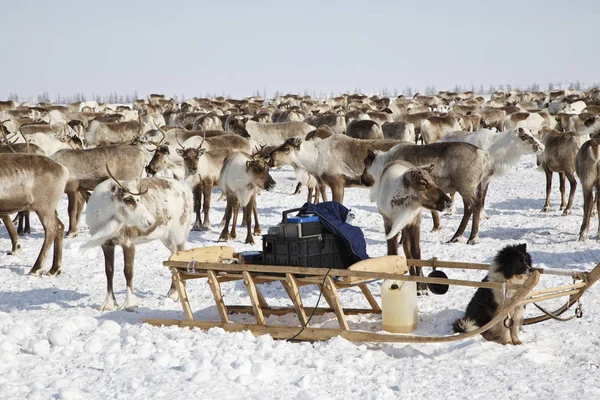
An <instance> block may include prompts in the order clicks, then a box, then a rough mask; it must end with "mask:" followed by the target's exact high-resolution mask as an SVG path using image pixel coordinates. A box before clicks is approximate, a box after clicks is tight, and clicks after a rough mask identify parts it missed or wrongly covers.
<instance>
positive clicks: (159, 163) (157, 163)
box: [146, 145, 171, 176]
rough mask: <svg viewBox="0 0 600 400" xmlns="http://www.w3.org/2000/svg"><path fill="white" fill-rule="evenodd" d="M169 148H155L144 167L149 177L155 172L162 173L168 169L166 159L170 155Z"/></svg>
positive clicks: (165, 146)
mask: <svg viewBox="0 0 600 400" xmlns="http://www.w3.org/2000/svg"><path fill="white" fill-rule="evenodd" d="M170 153H171V152H170V150H169V146H167V145H161V146H158V147H157V148H156V151H154V155H153V156H152V159H151V160H150V163H148V165H147V166H146V173H147V174H148V175H150V176H154V175H156V173H157V172H160V171H164V170H165V169H167V168H168V163H167V157H168V156H169V154H170Z"/></svg>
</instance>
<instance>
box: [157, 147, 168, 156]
mask: <svg viewBox="0 0 600 400" xmlns="http://www.w3.org/2000/svg"><path fill="white" fill-rule="evenodd" d="M159 151H160V152H161V153H162V154H169V147H168V146H161V148H160V149H159Z"/></svg>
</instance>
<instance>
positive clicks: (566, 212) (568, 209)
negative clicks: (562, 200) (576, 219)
mask: <svg viewBox="0 0 600 400" xmlns="http://www.w3.org/2000/svg"><path fill="white" fill-rule="evenodd" d="M571 212H572V211H571V209H570V208H567V209H566V210H565V211H563V213H562V215H563V217H565V216H567V215H571Z"/></svg>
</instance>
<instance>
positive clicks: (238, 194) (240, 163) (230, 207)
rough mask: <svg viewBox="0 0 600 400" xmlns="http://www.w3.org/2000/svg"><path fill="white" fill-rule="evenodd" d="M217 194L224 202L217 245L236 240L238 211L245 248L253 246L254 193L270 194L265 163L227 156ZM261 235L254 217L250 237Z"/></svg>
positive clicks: (241, 154)
mask: <svg viewBox="0 0 600 400" xmlns="http://www.w3.org/2000/svg"><path fill="white" fill-rule="evenodd" d="M219 184H220V186H221V190H223V192H224V193H225V196H226V198H227V207H226V209H225V226H224V227H223V231H222V232H221V235H220V236H219V241H227V240H229V239H235V238H236V231H235V228H236V225H237V216H238V209H239V207H240V206H241V207H243V208H244V214H245V215H246V228H247V233H246V241H245V242H244V243H246V244H254V238H253V236H252V232H251V230H250V229H251V224H252V211H253V208H254V207H256V191H257V190H258V189H264V190H267V191H269V190H271V189H273V188H274V187H275V181H274V180H273V178H272V177H271V174H269V165H268V164H267V162H266V161H265V160H262V159H257V158H254V157H252V156H251V155H249V154H248V153H244V152H240V151H236V152H233V153H231V154H229V155H228V156H227V157H226V158H225V160H224V161H223V169H221V174H220V177H219ZM232 214H233V224H232V225H231V231H230V232H229V222H230V220H231V216H232ZM260 232H261V228H260V224H259V222H258V218H256V217H255V223H254V234H257V235H259V234H260Z"/></svg>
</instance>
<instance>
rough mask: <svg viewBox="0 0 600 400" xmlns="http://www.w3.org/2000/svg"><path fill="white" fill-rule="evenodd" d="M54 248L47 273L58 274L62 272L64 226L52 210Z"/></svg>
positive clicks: (56, 213)
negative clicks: (50, 265) (50, 266)
mask: <svg viewBox="0 0 600 400" xmlns="http://www.w3.org/2000/svg"><path fill="white" fill-rule="evenodd" d="M54 226H55V228H54V229H55V232H56V233H55V235H54V250H53V253H52V268H50V271H48V275H53V276H58V275H60V274H61V272H62V250H63V236H64V232H65V226H64V225H63V223H62V222H61V221H60V219H58V212H57V211H55V212H54Z"/></svg>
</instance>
